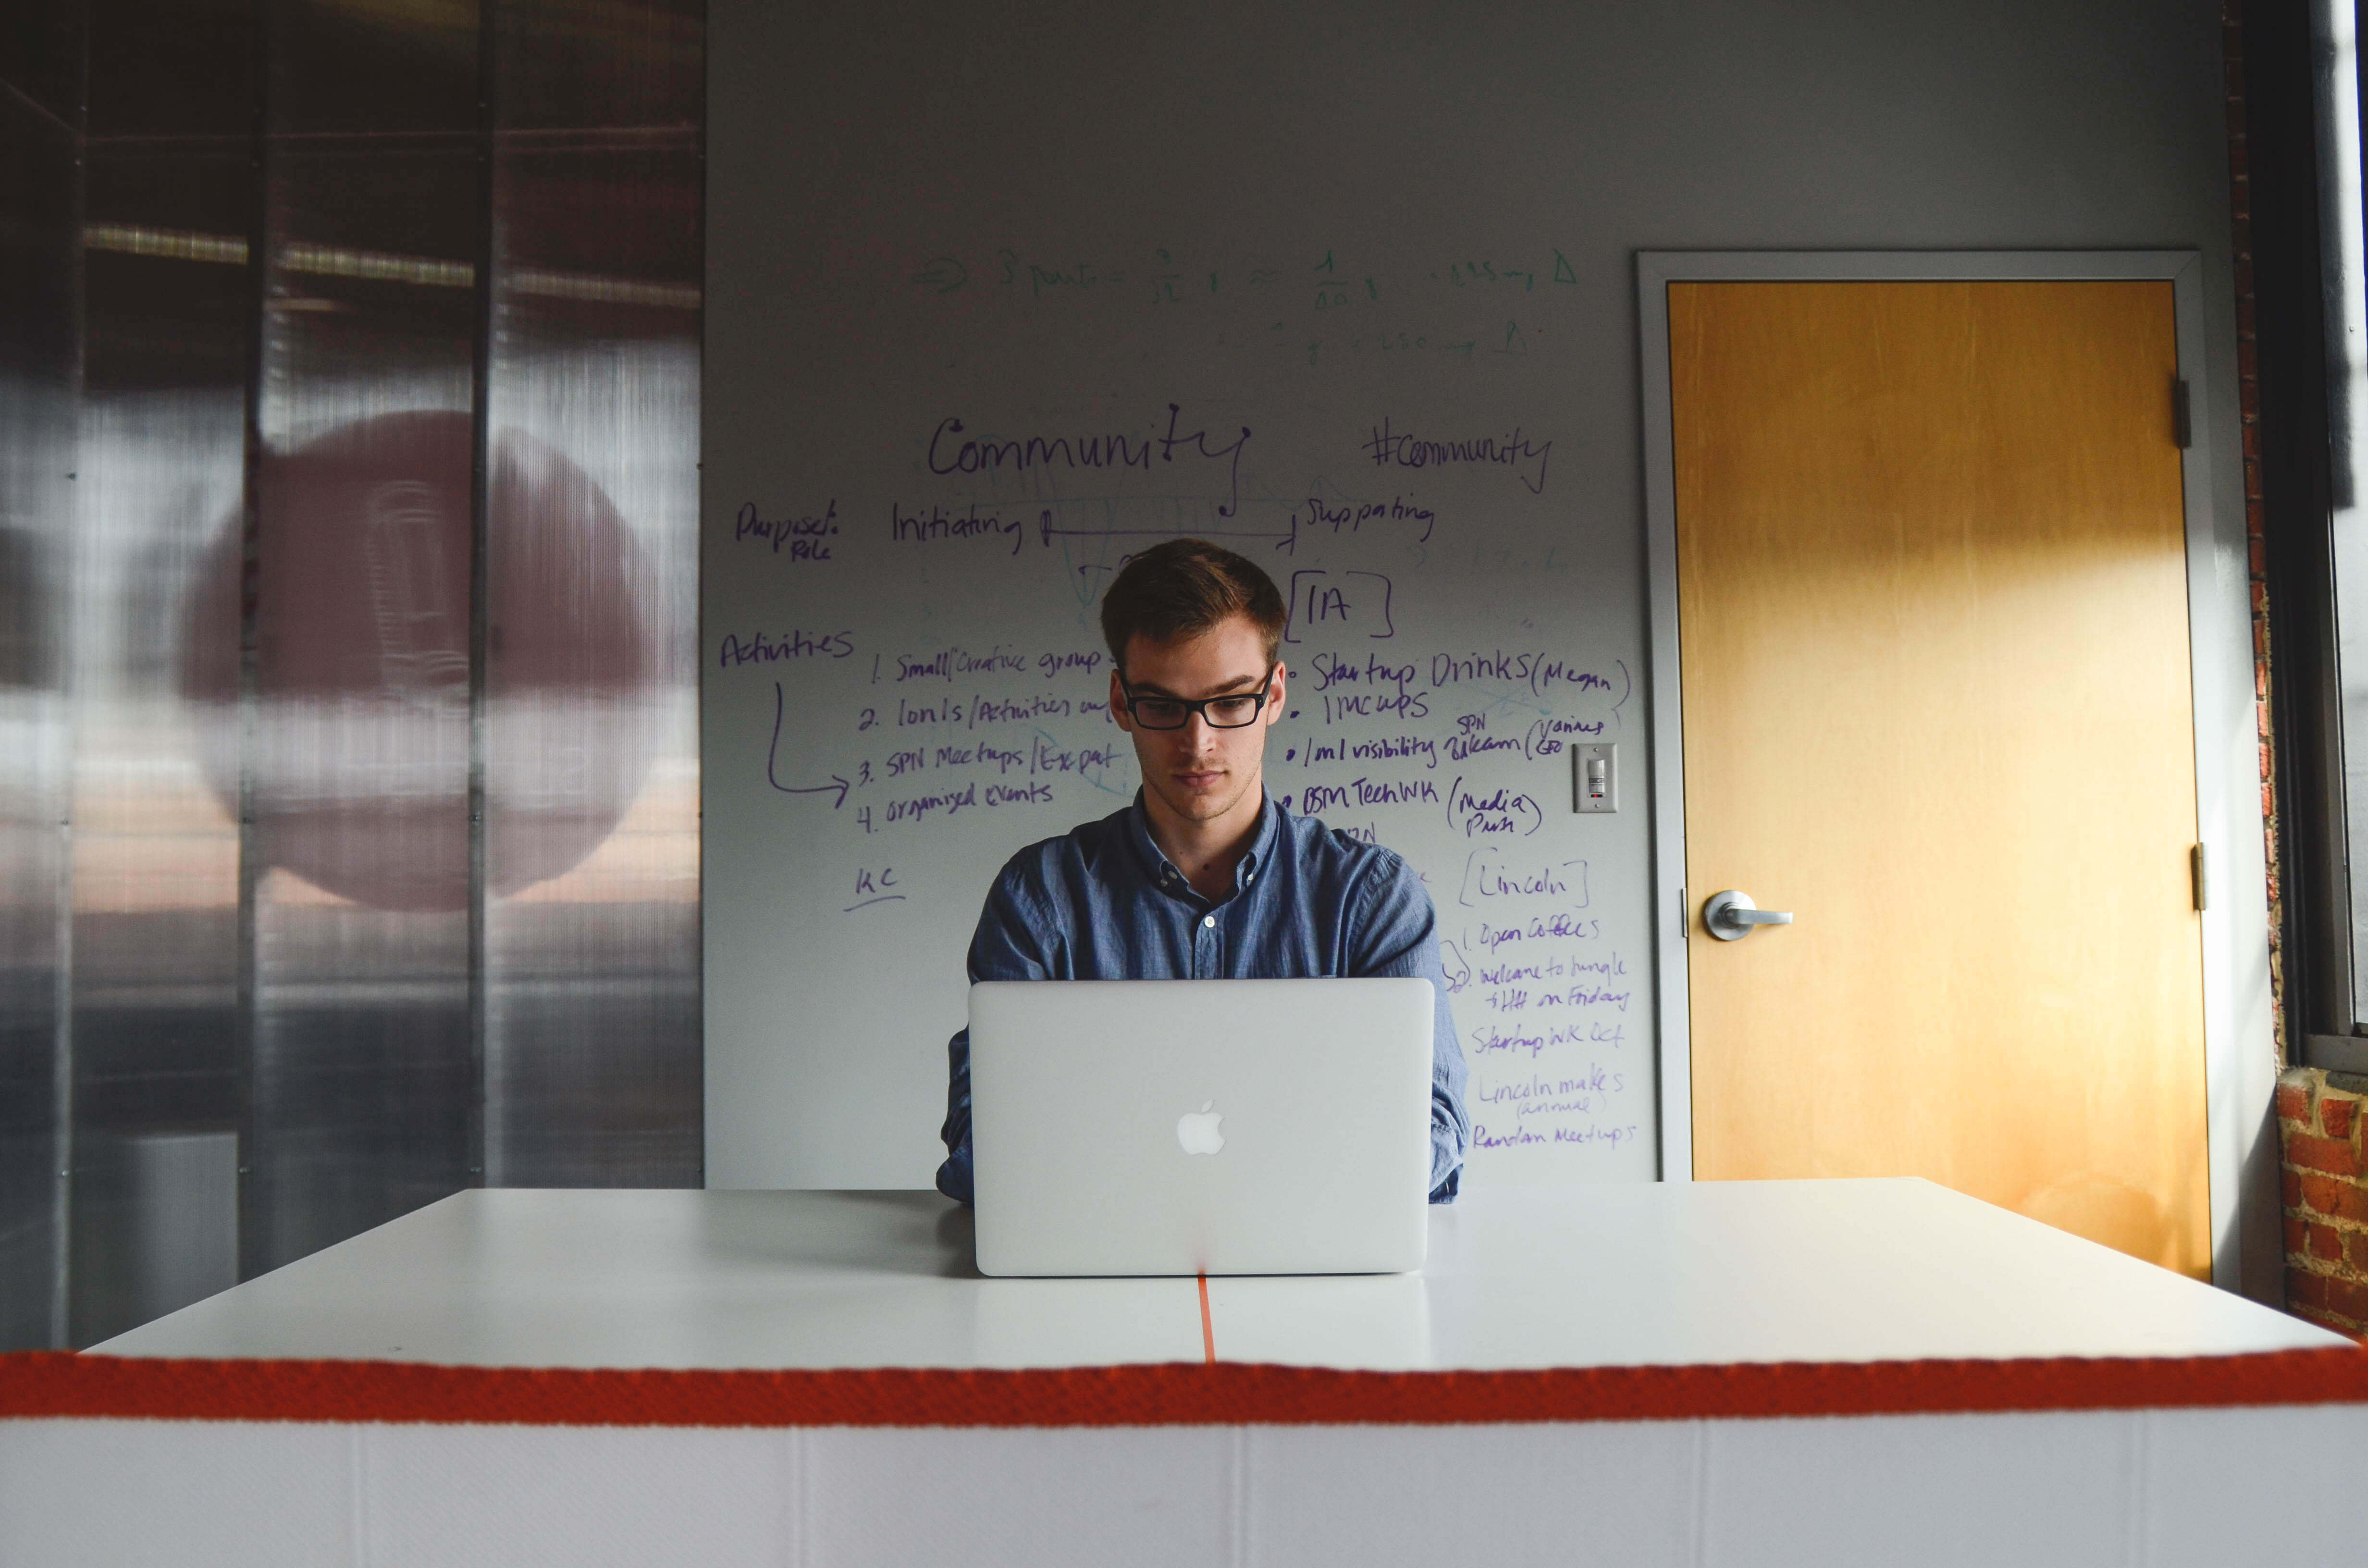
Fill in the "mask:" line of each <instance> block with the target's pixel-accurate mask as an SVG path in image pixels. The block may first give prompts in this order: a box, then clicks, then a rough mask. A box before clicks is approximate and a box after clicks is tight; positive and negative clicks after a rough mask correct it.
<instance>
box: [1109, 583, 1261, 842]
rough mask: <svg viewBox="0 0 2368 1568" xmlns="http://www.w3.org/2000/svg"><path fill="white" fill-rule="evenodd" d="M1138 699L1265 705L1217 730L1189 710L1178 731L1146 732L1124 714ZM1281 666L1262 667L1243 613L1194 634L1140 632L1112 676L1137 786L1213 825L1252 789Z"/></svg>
mask: <svg viewBox="0 0 2368 1568" xmlns="http://www.w3.org/2000/svg"><path fill="white" fill-rule="evenodd" d="M1129 691H1132V692H1133V694H1134V695H1135V696H1136V697H1138V698H1185V699H1198V698H1204V697H1252V696H1256V695H1257V694H1258V692H1260V691H1264V692H1265V693H1266V695H1267V702H1266V706H1265V708H1264V709H1263V710H1260V711H1259V713H1258V717H1257V718H1256V719H1255V720H1254V721H1252V722H1250V723H1248V724H1247V725H1245V726H1243V727H1242V728H1240V729H1219V728H1217V727H1215V726H1213V725H1212V724H1210V723H1209V722H1208V719H1207V716H1206V715H1205V714H1203V713H1194V714H1190V716H1188V717H1187V718H1186V719H1185V721H1184V726H1183V728H1181V729H1178V730H1155V729H1146V728H1144V726H1143V725H1141V724H1138V723H1136V722H1134V721H1133V718H1132V717H1130V716H1129V714H1128V712H1127V707H1126V699H1127V693H1128V692H1129ZM1282 698H1283V671H1282V665H1280V664H1277V665H1275V666H1274V669H1273V673H1272V675H1271V676H1269V674H1268V670H1267V660H1266V639H1265V638H1263V637H1261V636H1260V635H1259V634H1258V628H1257V626H1255V625H1254V624H1252V623H1251V621H1250V619H1249V617H1247V616H1246V615H1236V616H1231V617H1228V618H1227V619H1224V620H1221V621H1219V622H1218V623H1217V624H1216V625H1214V626H1212V627H1211V628H1210V629H1209V630H1208V631H1204V632H1202V633H1201V635H1200V636H1198V637H1192V638H1178V640H1176V641H1175V642H1152V641H1151V640H1150V639H1149V638H1147V637H1144V636H1143V635H1141V634H1140V633H1138V634H1137V635H1136V636H1135V638H1134V640H1133V642H1129V643H1128V644H1127V647H1126V661H1125V664H1124V665H1123V667H1122V668H1121V669H1120V670H1113V671H1112V672H1111V673H1110V708H1111V710H1112V711H1113V712H1114V713H1115V714H1116V715H1117V718H1118V722H1119V727H1120V728H1121V729H1123V730H1125V731H1126V732H1127V733H1129V734H1131V735H1132V736H1133V737H1134V756H1135V760H1136V762H1138V763H1139V764H1141V765H1142V767H1143V787H1144V789H1145V790H1149V791H1151V793H1152V794H1154V795H1156V796H1157V797H1158V798H1159V800H1160V801H1161V802H1162V803H1163V804H1165V805H1166V806H1167V808H1168V810H1170V811H1172V812H1175V813H1176V814H1177V815H1178V816H1179V817H1181V818H1183V819H1184V820H1186V821H1187V822H1213V821H1215V820H1216V819H1218V818H1220V817H1222V816H1224V814H1225V813H1226V812H1229V811H1232V810H1233V809H1234V808H1235V807H1236V806H1238V805H1240V804H1241V803H1242V801H1243V800H1244V799H1245V798H1246V797H1248V796H1249V793H1250V791H1251V790H1255V789H1257V788H1258V781H1259V778H1260V777H1261V775H1262V773H1263V771H1264V769H1263V763H1264V759H1265V756H1266V733H1267V729H1268V727H1269V726H1270V725H1271V724H1273V722H1275V721H1276V720H1277V719H1279V718H1281V716H1282Z"/></svg>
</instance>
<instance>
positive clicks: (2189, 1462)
mask: <svg viewBox="0 0 2368 1568" xmlns="http://www.w3.org/2000/svg"><path fill="white" fill-rule="evenodd" d="M1208 1301H1209V1308H1208V1316H1207V1321H1206V1325H1205V1326H1206V1328H1207V1331H1208V1333H1209V1335H1210V1336H1211V1337H1212V1339H1213V1344H1214V1349H1215V1353H1216V1355H1217V1357H1218V1358H1220V1359H1221V1360H1233V1361H1269V1362H1276V1361H1279V1362H1288V1363H1298V1364H1303V1365H1310V1366H1332V1367H1342V1368H1355V1369H1383V1370H1397V1369H1505V1368H1554V1367H1632V1366H1662V1367H1671V1366H1677V1367H1682V1366H1708V1365H1721V1366H1724V1365H1726V1364H1730V1363H1736V1362H1770V1361H1777V1362H1793V1361H1815V1362H1832V1361H1883V1360H1898V1361H1914V1360H1920V1359H1924V1358H2032V1357H2055V1356H2067V1355H2070V1356H2087V1357H2133V1356H2215V1357H2216V1356H2232V1355H2237V1354H2241V1353H2244V1352H2248V1351H2259V1350H2275V1349H2287V1348H2292V1349H2301V1348H2309V1347H2314V1346H2341V1345H2342V1344H2343V1343H2344V1342H2343V1341H2341V1340H2340V1339H2339V1338H2338V1337H2337V1336H2335V1335H2329V1334H2327V1333H2325V1332H2324V1331H2322V1330H2319V1329H2317V1328H2314V1327H2312V1326H2310V1325H2308V1324H2304V1323H2302V1322H2300V1321H2298V1320H2295V1319H2292V1318H2288V1317H2286V1316H2284V1315H2283V1314H2282V1313H2278V1312H2271V1311H2269V1310H2267V1309H2265V1308H2261V1307H2259V1306H2257V1305H2255V1304H2253V1303H2250V1302H2248V1301H2242V1300H2239V1299H2237V1298H2236V1297H2233V1296H2229V1295H2226V1294H2224V1293H2222V1292H2218V1291H2215V1290H2212V1289H2210V1288H2209V1287H2206V1286H2203V1285H2200V1284H2197V1283H2194V1282H2192V1281H2190V1280H2186V1279H2182V1278H2178V1277H2176V1276H2173V1275H2170V1274H2168V1273H2165V1272H2163V1271H2161V1270H2158V1269H2155V1268H2152V1267H2148V1266H2146V1265H2144V1264H2140V1263H2136V1262H2134V1261H2132V1260H2130V1259H2127V1258H2124V1257H2122V1256H2119V1255H2116V1254H2113V1253H2111V1252H2108V1251H2106V1250H2105V1249H2103V1248H2100V1247H2096V1246H2093V1245H2090V1244H2088V1243H2085V1242H2081V1241H2078V1240H2077V1239H2075V1238H2073V1237H2070V1236H2067V1235H2064V1234H2062V1233H2057V1232H2055V1231H2051V1230H2048V1229H2046V1228H2045V1227H2043V1226H2040V1225H2037V1224H2035V1223H2032V1221H2026V1220H2022V1219H2020V1218H2018V1217H2016V1216H2013V1215H2010V1214H2007V1213H2005V1212H2003V1211H2001V1210H1995V1209H1991V1208H1989V1207H1987V1206H1986V1205H1983V1204H1980V1203H1976V1202H1975V1201H1973V1200H1971V1199H1965V1198H1962V1197H1959V1196H1957V1195H1955V1194H1952V1193H1950V1192H1947V1191H1944V1190H1943V1189H1941V1188H1940V1187H1933V1186H1931V1185H1930V1184H1927V1183H1923V1182H1918V1181H1869V1182H1823V1183H1808V1182H1801V1183H1790V1182H1788V1183H1762V1184H1718V1185H1708V1184H1705V1185H1701V1186H1665V1187H1595V1188H1586V1189H1579V1190H1575V1191H1568V1192H1562V1193H1556V1194H1546V1193H1523V1192H1514V1191H1498V1192H1493V1193H1491V1192H1482V1193H1478V1194H1474V1195H1472V1196H1471V1197H1470V1198H1469V1199H1467V1200H1466V1202H1464V1203H1463V1204H1461V1205H1458V1206H1456V1207H1455V1208H1453V1209H1451V1210H1438V1211H1436V1212H1435V1213H1434V1216H1433V1230H1432V1241H1431V1258H1430V1263H1429V1267H1427V1268H1426V1270H1425V1272H1424V1273H1423V1274H1422V1275H1421V1276H1418V1277H1417V1276H1408V1277H1393V1278H1244V1279H1215V1280H1212V1281H1210V1282H1209V1287H1208ZM1203 1331H1204V1323H1203V1319H1202V1314H1201V1298H1200V1290H1199V1288H1198V1285H1197V1283H1196V1282H1195V1281H1192V1280H1189V1279H1187V1280H1172V1279H1152V1280H990V1279H983V1278H979V1277H978V1276H977V1275H976V1273H975V1272H974V1270H973V1269H972V1267H971V1266H970V1256H969V1243H968V1221H967V1216H966V1215H965V1214H963V1213H962V1211H961V1210H958V1209H955V1208H954V1207H953V1206H951V1205H950V1204H947V1203H945V1202H944V1201H943V1200H942V1199H939V1198H937V1197H936V1196H935V1195H933V1194H915V1193H732V1192H580V1191H579V1192H525V1191H485V1192H469V1193H463V1194H461V1195H459V1196H456V1197H454V1198H451V1199H446V1200H444V1201H443V1202H441V1203H438V1204H436V1205H433V1206H431V1207H430V1208H428V1209H426V1210H421V1211H419V1212H417V1213H416V1214H413V1215H410V1216H407V1217H405V1218H404V1219H402V1220H398V1221H394V1222H393V1223H391V1224H388V1225H385V1226H382V1227H381V1228H379V1229H378V1230H376V1231H373V1232H370V1233H368V1234H366V1235H363V1236H359V1237H356V1238H354V1239H353V1240H352V1241H349V1242H347V1243H345V1244H341V1245H339V1246H336V1247H333V1248H330V1249H328V1250H327V1251H324V1252H323V1253H320V1254H317V1255H315V1256H313V1257H310V1258H307V1259H304V1260H303V1261H302V1262H299V1263H296V1264H293V1265H290V1267H286V1268H283V1269H280V1270H279V1271H278V1272H276V1273H273V1274H270V1275H268V1276H265V1277H264V1278H258V1279H256V1280H252V1281H250V1282H248V1283H247V1284H245V1285H243V1286H240V1287H238V1288H237V1289H235V1290H230V1291H226V1292H224V1293H223V1294H222V1295H220V1296H217V1297H215V1298H213V1299H211V1300H210V1301H202V1302H199V1303H198V1304H197V1305H195V1306H192V1307H189V1308H187V1309H185V1310H183V1311H181V1312H176V1313H174V1314H172V1315H171V1316H169V1317H166V1318H164V1319H161V1320H159V1321H158V1322H156V1323H154V1324H148V1325H146V1326H144V1327H142V1328H140V1329H137V1330H134V1331H133V1332H132V1333H131V1334H127V1335H122V1336H120V1337H119V1338H117V1339H114V1340H111V1341H108V1343H107V1344H106V1345H104V1346H97V1351H98V1352H100V1353H103V1354H107V1355H110V1356H121V1357H159V1356H167V1357H206V1358H244V1357H277V1358H366V1359H380V1360H387V1359H392V1360H416V1361H426V1362H436V1363H445V1364H455V1365H463V1366H478V1367H504V1366H545V1367H576V1368H595V1369H598V1368H614V1369H625V1368H653V1367H656V1368H677V1369H754V1368H768V1369H782V1368H806V1369H830V1368H861V1367H883V1366H901V1367H921V1368H946V1369H966V1368H1019V1369H1024V1368H1048V1367H1059V1366H1068V1365H1080V1364H1109V1363H1129V1362H1167V1361H1185V1362H1196V1361H1199V1360H1201V1358H1202V1355H1203V1345H1204V1340H1203ZM1426 1386H1428V1385H1426ZM2363 1443H2368V1406H2361V1405H2350V1404H2346V1405H2316V1406H2294V1407H2282V1408H2267V1409H2244V1408H2239V1409H2226V1408H2219V1409H2158V1410H2089V1411H2077V1410H2075V1411H2040V1412H2033V1413H2025V1414H2009V1415H1965V1414H1956V1415H1882V1416H1853V1417H1847V1418H1836V1417H1809V1418H1798V1417H1794V1418H1777V1419H1724V1418H1714V1417H1704V1418H1696V1419H1684V1420H1656V1421H1578V1422H1568V1423H1547V1424H1509V1423H1508V1424H1502V1425H1485V1426H1477V1425H1464V1426H1452V1425H1447V1426H1441V1425H1424V1426H1265V1425H1248V1426H1222V1425H1220V1426H1139V1427H1120V1428H1109V1427H1102V1428H1051V1429H1024V1428H1023V1429H1016V1430H1015V1429H1010V1428H999V1429H998V1428H977V1427H970V1428H946V1427H939V1428H894V1427H892V1428H878V1427H874V1428H868V1429H867V1428H849V1427H823V1428H814V1427H786V1428H746V1427H743V1428H731V1429H700V1428H684V1427H649V1426H638V1427H598V1426H594V1427H586V1426H423V1425H380V1424H374V1423H369V1422H351V1423H342V1422H341V1423H298V1422H287V1423H269V1422H244V1423H231V1422H205V1421H194V1422H162V1421H138V1420H98V1419H80V1420H54V1419H53V1420H19V1421H14V1422H7V1423H0V1561H5V1562H51V1561H59V1562H66V1561H94V1562H112V1561H131V1560H136V1559H139V1558H141V1557H142V1555H143V1554H144V1553H146V1552H148V1551H151V1550H152V1549H153V1548H154V1546H155V1543H157V1542H159V1541H169V1542H170V1543H171V1547H170V1551H171V1554H172V1555H173V1556H174V1558H175V1560H176V1561H179V1562H213V1561H221V1562H242V1563H273V1562H282V1561H285V1562H308V1563H309V1562H381V1561H382V1562H409V1561H429V1560H435V1561H453V1562H505V1563H507V1562H543V1561H548V1562H634V1563H654V1562H677V1561H679V1562H701V1563H713V1562H760V1561H761V1562H774V1561H780V1562H802V1563H837V1562H962V1563H964V1564H965V1568H967V1565H968V1564H970V1563H975V1562H1007V1561H1008V1562H1130V1563H1133V1562H1192V1563H1216V1562H1236V1563H1238V1562H1247V1561H1250V1560H1252V1559H1256V1560H1258V1561H1272V1562H1398V1561H1415V1560H1417V1559H1420V1560H1425V1561H1432V1562H1446V1561H1476V1560H1483V1559H1486V1560H1491V1561H1503V1562H1526V1561H1533V1560H1537V1561H1589V1560H1592V1554H1593V1553H1594V1552H1598V1551H1600V1554H1601V1560H1604V1561H1615V1562H1646V1563H1649V1562H1670V1563H1680V1562H1683V1563H1702V1562H1709V1563H1720V1562H1793V1561H1797V1562H1818V1563H1848V1562H1870V1563H1872V1562H1885V1563H1888V1562H1898V1561H1907V1560H1915V1561H1920V1562H1956V1561H1963V1562H2004V1561H2017V1562H2084V1563H2085V1562H2124V1561H2127V1562H2181V1563H2185V1562H2249V1561H2270V1560H2294V1561H2307V1560H2313V1558H2314V1556H2315V1554H2317V1552H2318V1551H2319V1549H2320V1547H2321V1546H2322V1545H2324V1540H2323V1539H2322V1536H2321V1534H2320V1533H2319V1529H2318V1525H2319V1522H2320V1521H2316V1520H2313V1519H2311V1518H2309V1517H2305V1516H2306V1514H2307V1511H2305V1510H2288V1509H2279V1508H2276V1507H2273V1506H2270V1505H2269V1504H2268V1503H2266V1502H2265V1501H2264V1499H2267V1498H2270V1497H2271V1496H2273V1495H2275V1494H2281V1493H2283V1494H2289V1495H2307V1494H2310V1491H2311V1489H2312V1487H2313V1486H2314V1484H2318V1485H2324V1486H2326V1487H2328V1488H2329V1489H2330V1494H2332V1490H2331V1489H2333V1488H2334V1487H2336V1486H2338V1485H2340V1484H2344V1483H2346V1482H2347V1481H2348V1477H2345V1476H2344V1475H2342V1474H2341V1471H2343V1469H2344V1466H2345V1465H2346V1463H2347V1462H2348V1461H2346V1460H2343V1459H2342V1458H2341V1456H2343V1455H2345V1454H2348V1453H2353V1452H2357V1451H2360V1449H2361V1447H2362V1444H2363ZM2313 1465H2318V1466H2321V1467H2323V1468H2324V1469H2325V1470H2326V1471H2327V1473H2326V1474H2325V1475H2324V1476H2317V1475H2313V1474H2310V1473H2306V1472H2307V1471H2309V1468H2310V1467H2311V1466H2313ZM127 1501H134V1502H136V1506H126V1504H127ZM2280 1530H2288V1531H2291V1532H2292V1534H2293V1539H2292V1540H2282V1539H2281V1538H2280V1537H2279V1535H2278V1533H2277V1532H2278V1531H2280Z"/></svg>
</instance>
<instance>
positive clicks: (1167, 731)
mask: <svg viewBox="0 0 2368 1568" xmlns="http://www.w3.org/2000/svg"><path fill="white" fill-rule="evenodd" d="M1281 668H1282V661H1281V660H1280V659H1278V660H1276V661H1275V662H1274V663H1273V664H1270V665H1268V666H1267V667H1266V676H1265V677H1264V678H1263V679H1261V680H1260V681H1259V682H1258V690H1256V691H1254V692H1251V691H1221V692H1219V693H1218V694H1217V695H1216V696H1214V697H1170V696H1168V695H1167V694H1166V693H1165V692H1152V693H1149V694H1148V695H1146V696H1140V697H1139V696H1137V695H1136V694H1135V689H1134V686H1133V683H1132V682H1130V681H1129V680H1128V679H1127V678H1126V676H1122V675H1121V676H1119V677H1118V688H1119V690H1121V691H1122V692H1124V693H1125V694H1126V716H1127V717H1128V718H1129V719H1131V720H1133V722H1135V723H1136V724H1137V725H1138V726H1140V727H1141V728H1143V729H1145V730H1148V731H1150V732H1151V733H1153V734H1155V735H1172V734H1174V733H1176V732H1177V731H1178V730H1189V729H1190V728H1191V727H1192V721H1193V719H1194V717H1195V716H1197V717H1198V718H1199V719H1200V721H1201V722H1202V723H1203V724H1206V725H1208V726H1209V728H1211V729H1212V730H1247V729H1248V728H1250V727H1251V726H1252V725H1254V724H1256V723H1257V722H1258V719H1259V717H1260V716H1261V715H1263V714H1264V713H1265V712H1266V705H1267V703H1268V702H1269V700H1270V699H1272V698H1273V695H1274V672H1275V671H1277V670H1279V669H1281ZM1245 698H1247V699H1249V701H1251V702H1252V703H1254V704H1256V706H1254V707H1253V708H1251V710H1250V716H1249V717H1248V718H1247V719H1245V720H1243V721H1242V722H1240V723H1238V724H1220V723H1218V722H1216V721H1215V720H1214V719H1212V718H1210V717H1209V704H1211V703H1212V702H1239V701H1241V700H1243V699H1245ZM1146 701H1147V702H1173V703H1176V704H1178V705H1179V706H1181V707H1182V708H1183V710H1184V717H1182V718H1181V719H1178V721H1177V722H1175V723H1173V724H1151V723H1145V722H1144V717H1143V715H1142V714H1140V713H1138V712H1136V711H1135V707H1134V705H1135V704H1136V703H1138V702H1146Z"/></svg>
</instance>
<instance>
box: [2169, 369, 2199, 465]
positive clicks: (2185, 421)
mask: <svg viewBox="0 0 2368 1568" xmlns="http://www.w3.org/2000/svg"><path fill="white" fill-rule="evenodd" d="M2193 404H2194V400H2193V398H2192V394H2191V393H2190V392H2189V391H2188V386H2187V383H2186V382H2185V381H2173V382H2171V383H2170V435H2171V439H2173V440H2175V441H2177V442H2178V443H2179V449H2180V451H2182V452H2183V451H2185V450H2186V449H2188V448H2190V447H2192V446H2193V445H2195V409H2194V405H2193Z"/></svg>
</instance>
